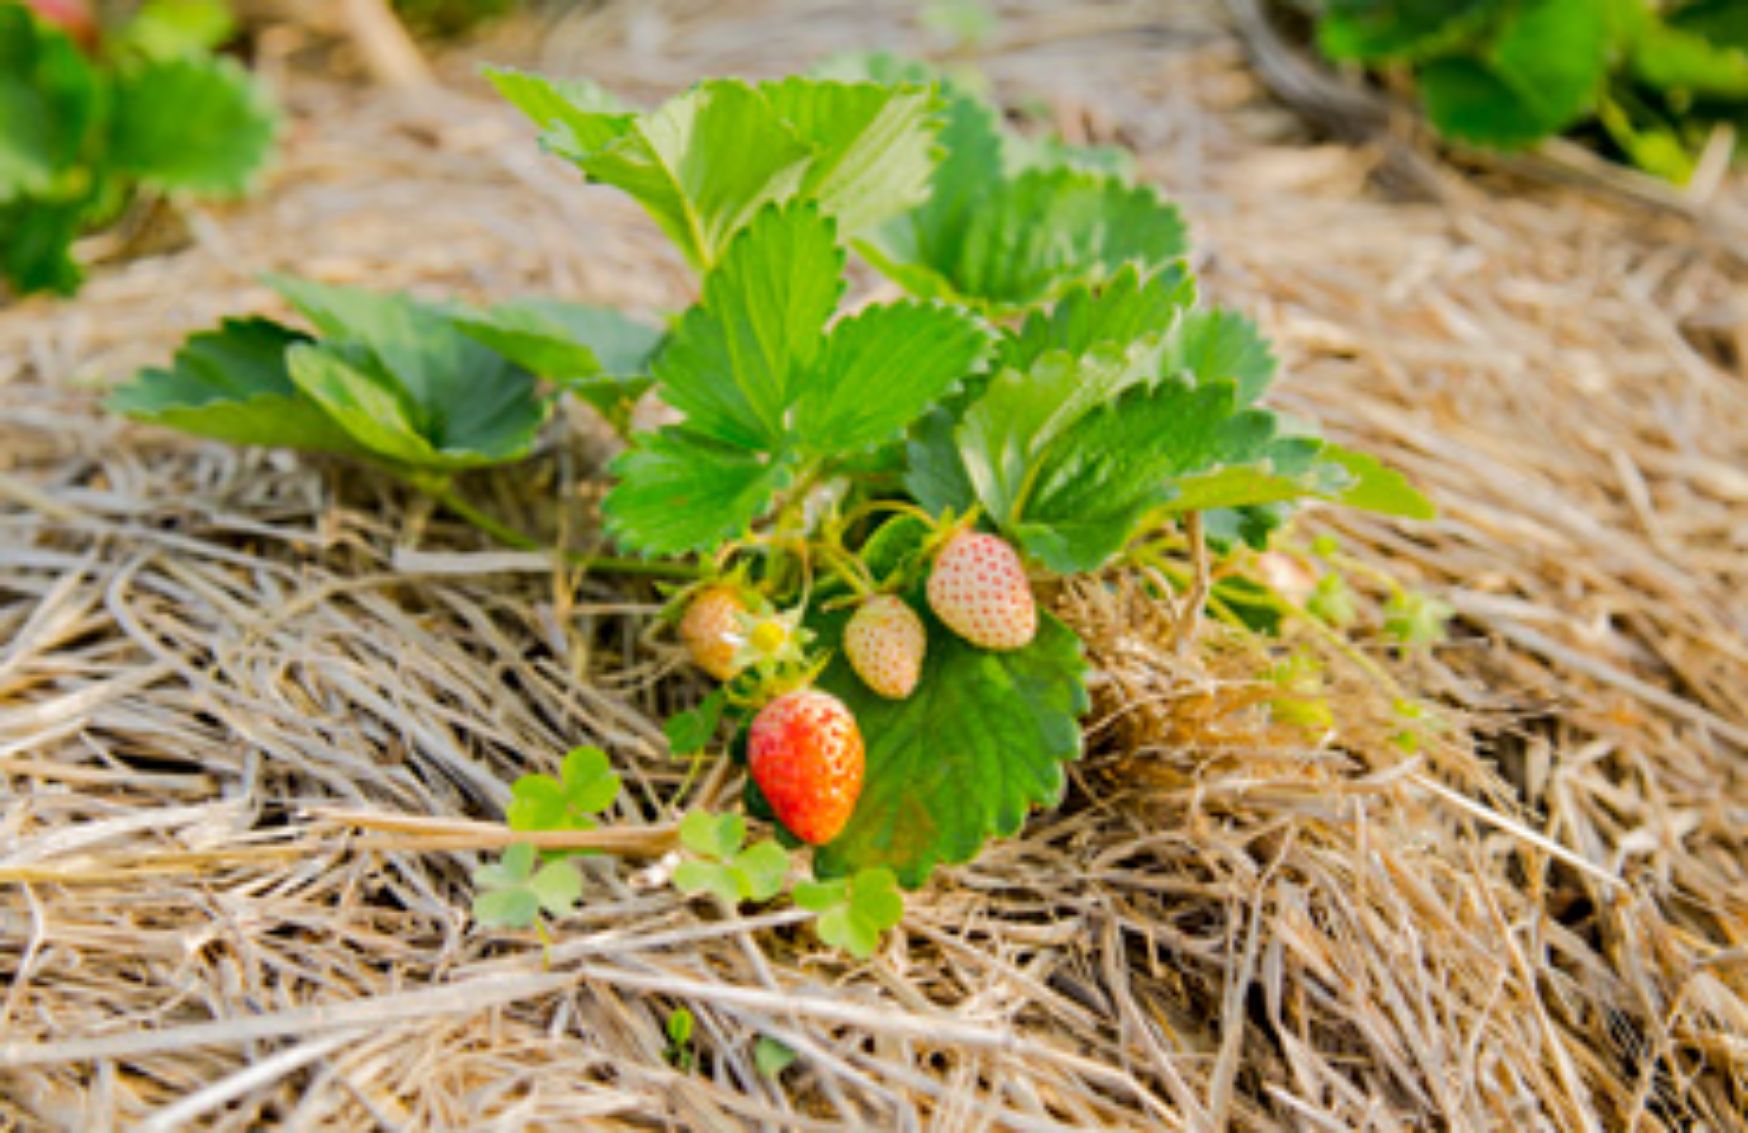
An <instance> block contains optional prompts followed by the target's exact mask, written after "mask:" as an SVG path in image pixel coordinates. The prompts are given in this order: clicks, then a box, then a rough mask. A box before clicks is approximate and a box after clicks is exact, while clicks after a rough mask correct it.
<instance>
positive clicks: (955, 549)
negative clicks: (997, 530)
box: [928, 531, 1038, 649]
mask: <svg viewBox="0 0 1748 1133" xmlns="http://www.w3.org/2000/svg"><path fill="white" fill-rule="evenodd" d="M928 594H929V609H931V610H933V611H935V616H936V617H938V618H940V619H941V620H942V621H943V622H945V623H946V624H947V628H948V629H950V630H952V631H953V632H954V633H956V634H958V635H959V636H960V637H963V638H964V639H965V640H966V641H969V642H970V643H971V644H973V645H980V646H982V647H983V648H985V649H1023V648H1024V647H1025V646H1027V645H1028V644H1030V643H1031V640H1032V637H1033V636H1034V635H1035V634H1036V633H1037V632H1038V606H1037V603H1036V602H1034V601H1033V600H1032V587H1031V584H1030V583H1028V582H1027V581H1026V571H1025V568H1024V567H1022V566H1021V565H1020V556H1019V555H1018V554H1017V553H1016V552H1015V551H1014V549H1013V548H1012V547H1010V546H1008V545H1007V543H1005V542H1003V541H1002V540H1000V539H998V538H996V537H995V536H994V535H982V534H979V533H978V532H975V531H961V532H959V533H958V534H957V535H955V536H953V537H952V538H951V539H949V540H947V545H946V546H945V547H943V548H941V553H940V554H939V555H937V556H935V569H934V571H933V572H931V573H930V575H929V587H928Z"/></svg>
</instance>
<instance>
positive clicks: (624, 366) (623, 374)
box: [450, 299, 664, 424]
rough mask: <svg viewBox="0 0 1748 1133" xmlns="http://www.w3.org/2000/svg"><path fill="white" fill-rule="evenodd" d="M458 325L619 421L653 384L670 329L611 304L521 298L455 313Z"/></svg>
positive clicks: (480, 340) (606, 415)
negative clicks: (634, 317)
mask: <svg viewBox="0 0 1748 1133" xmlns="http://www.w3.org/2000/svg"><path fill="white" fill-rule="evenodd" d="M450 321H451V322H453V323H454V324H455V326H456V327H457V329H459V330H460V331H461V332H462V333H464V334H466V335H467V336H468V337H470V338H472V339H474V340H475V341H477V342H480V343H483V344H484V345H486V346H488V347H490V348H491V349H493V350H495V351H497V352H498V353H499V354H501V355H503V356H504V357H505V358H508V359H509V360H510V361H512V362H514V363H516V364H517V365H518V366H521V367H522V368H523V369H525V370H527V371H528V372H529V373H531V374H534V375H536V376H538V377H542V378H546V379H547V380H549V381H553V382H557V383H558V384H559V385H562V386H564V387H565V388H566V389H568V390H570V391H571V392H572V393H574V394H576V395H577V396H578V397H580V398H582V399H583V400H584V401H586V402H588V403H589V404H590V405H592V406H594V407H595V409H596V410H597V411H598V412H600V413H601V415H602V416H604V417H606V418H607V419H608V420H609V421H612V422H614V423H615V424H623V423H624V422H625V421H626V420H628V418H629V414H630V410H631V406H632V405H633V404H634V403H635V402H636V401H637V399H638V398H639V397H640V396H642V394H643V392H644V391H645V390H646V389H648V388H649V387H650V385H651V384H652V381H653V379H651V378H650V376H649V366H650V362H651V360H652V359H653V357H654V355H655V352H656V350H657V348H658V347H659V346H660V345H661V343H662V340H663V337H664V334H663V332H662V331H661V330H658V329H656V328H655V327H650V326H645V325H644V324H643V323H639V322H635V321H633V320H632V319H629V318H627V317H626V316H625V315H624V314H622V313H621V312H619V311H616V310H614V309H613V308H611V307H591V306H585V305H583V304H581V303H566V302H562V301H560V300H556V299H520V300H516V301H513V302H509V303H500V304H498V305H497V306H495V307H492V308H490V309H489V310H486V311H477V312H475V311H459V312H456V313H454V314H452V315H451V316H450Z"/></svg>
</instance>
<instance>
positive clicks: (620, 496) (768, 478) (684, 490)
mask: <svg viewBox="0 0 1748 1133" xmlns="http://www.w3.org/2000/svg"><path fill="white" fill-rule="evenodd" d="M612 471H613V474H614V476H615V477H617V478H618V483H616V484H615V485H614V486H613V489H612V491H610V492H608V493H607V498H606V500H605V501H604V503H603V505H602V510H603V512H604V513H605V516H606V521H607V523H606V527H607V533H608V534H609V535H611V536H612V537H613V539H614V540H615V541H617V542H618V543H619V544H620V545H621V546H624V547H627V548H630V549H632V550H635V551H639V552H642V553H644V554H652V555H677V554H683V553H685V552H687V551H705V550H709V549H711V548H713V547H716V546H719V545H720V544H721V543H723V542H725V541H726V540H728V539H732V538H735V537H736V536H738V535H740V534H742V533H743V532H744V531H745V530H746V528H747V525H748V524H749V523H751V522H752V521H753V520H754V519H755V518H757V517H758V516H759V515H761V514H762V513H763V512H764V511H765V510H766V509H767V508H768V507H769V506H770V504H771V500H772V498H773V497H774V496H775V494H776V493H777V492H778V491H780V490H781V489H782V488H784V487H785V486H787V485H788V483H789V479H790V466H789V463H788V462H787V461H786V460H781V459H778V460H773V459H771V458H770V456H769V454H767V453H762V452H753V451H748V450H747V449H742V448H735V447H733V446H731V445H726V444H723V443H722V442H720V441H717V440H714V439H712V438H710V437H706V436H702V435H700V434H696V433H693V432H692V431H690V430H689V429H687V428H684V427H673V426H670V427H668V428H666V429H663V430H661V431H660V432H657V433H646V434H642V435H640V436H638V437H636V438H634V439H633V443H632V446H631V447H630V448H628V449H626V450H625V451H624V452H623V453H621V454H620V455H619V456H618V457H617V458H615V460H614V461H613V465H612Z"/></svg>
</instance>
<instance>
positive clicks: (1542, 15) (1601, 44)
mask: <svg viewBox="0 0 1748 1133" xmlns="http://www.w3.org/2000/svg"><path fill="white" fill-rule="evenodd" d="M1317 41H1318V44H1319V46H1320V47H1321V48H1322V50H1323V51H1324V53H1325V54H1326V55H1328V56H1329V57H1330V58H1332V59H1336V60H1355V61H1359V62H1362V63H1366V64H1369V65H1374V66H1383V65H1388V66H1399V67H1405V68H1407V69H1409V70H1410V71H1412V73H1413V75H1414V78H1415V82H1416V85H1417V87H1418V89H1419V93H1420V97H1421V99H1422V100H1423V102H1424V103H1425V106H1426V111H1427V115H1428V117H1429V118H1430V119H1431V120H1432V122H1433V125H1434V126H1436V127H1437V128H1438V130H1439V131H1440V132H1441V133H1443V134H1445V135H1446V136H1448V137H1451V138H1455V139H1457V140H1460V141H1465V142H1473V143H1476V144H1479V145H1484V146H1490V147H1495V148H1501V149H1515V148H1519V147H1521V146H1526V145H1529V144H1532V143H1534V142H1536V141H1539V140H1540V139H1542V138H1545V137H1549V136H1551V135H1554V134H1560V133H1564V132H1566V131H1568V130H1572V129H1573V128H1575V127H1582V128H1584V129H1585V130H1588V131H1589V132H1590V133H1592V134H1595V133H1597V132H1598V131H1600V134H1601V138H1600V139H1599V140H1602V141H1604V143H1605V145H1608V146H1611V147H1612V148H1613V149H1614V150H1615V151H1616V152H1618V153H1619V154H1620V155H1621V156H1622V157H1624V158H1625V159H1626V160H1627V161H1629V162H1631V163H1632V164H1634V165H1637V166H1639V167H1640V168H1642V169H1644V170H1646V171H1647V172H1650V173H1654V174H1657V175H1658V176H1661V177H1665V178H1668V179H1669V180H1672V181H1677V182H1681V181H1685V180H1687V178H1688V177H1689V176H1690V175H1691V174H1692V172H1693V169H1694V166H1695V163H1696V161H1697V158H1698V153H1699V151H1700V149H1701V148H1702V147H1703V146H1704V145H1705V144H1706V141H1707V140H1708V138H1709V137H1710V135H1711V133H1712V130H1713V128H1714V127H1715V126H1716V125H1717V124H1719V123H1730V124H1732V125H1735V126H1737V127H1738V128H1740V126H1741V125H1742V124H1743V123H1745V122H1748V8H1745V7H1744V6H1743V5H1742V4H1741V3H1740V0H1686V2H1679V0H1678V2H1675V3H1668V4H1659V3H1654V2H1653V0H1324V3H1323V5H1322V9H1321V13H1320V16H1319V19H1318V25H1317Z"/></svg>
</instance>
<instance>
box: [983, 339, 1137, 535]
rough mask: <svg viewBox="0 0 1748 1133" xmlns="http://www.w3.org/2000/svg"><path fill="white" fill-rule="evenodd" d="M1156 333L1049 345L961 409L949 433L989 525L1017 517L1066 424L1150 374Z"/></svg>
mask: <svg viewBox="0 0 1748 1133" xmlns="http://www.w3.org/2000/svg"><path fill="white" fill-rule="evenodd" d="M1157 360H1158V341H1157V340H1156V339H1153V340H1148V339H1144V340H1141V341H1139V342H1136V343H1134V344H1133V345H1132V346H1131V347H1130V348H1129V349H1119V348H1117V347H1115V346H1111V345H1102V346H1099V347H1097V348H1095V349H1094V350H1092V351H1090V352H1088V353H1086V354H1084V355H1080V356H1078V357H1077V356H1073V355H1070V354H1067V353H1066V352H1063V351H1053V352H1051V353H1048V354H1045V355H1043V356H1042V357H1040V358H1039V359H1038V360H1037V361H1036V362H1035V363H1034V364H1033V365H1032V366H1031V368H1030V369H1029V370H1027V371H1025V372H1021V371H1019V370H1011V369H1010V370H1004V371H1002V372H1001V373H1000V374H998V375H996V377H995V378H993V379H992V380H991V381H990V383H989V385H988V387H987V389H985V391H984V394H983V396H982V397H981V398H979V399H978V400H977V402H976V403H975V404H973V405H972V406H971V408H969V409H968V410H966V412H965V418H964V420H963V422H962V423H961V424H960V425H959V428H958V430H957V431H956V433H955V437H956V440H957V442H958V445H959V449H960V452H961V455H962V457H963V459H964V462H965V470H966V473H967V475H968V477H969V479H970V481H971V483H972V485H973V486H974V487H975V489H976V491H977V497H978V499H979V500H981V501H982V503H983V506H984V508H985V510H987V511H988V512H989V514H990V516H991V518H992V519H994V521H995V522H996V524H997V526H1000V527H1002V528H1004V529H1007V528H1011V527H1012V526H1014V525H1015V524H1017V523H1018V522H1019V519H1020V511H1021V507H1022V506H1023V504H1024V503H1025V499H1026V496H1027V495H1028V494H1029V492H1030V485H1031V484H1032V482H1033V479H1034V469H1035V468H1036V466H1037V465H1038V463H1039V461H1040V460H1041V459H1042V458H1043V456H1044V454H1046V453H1047V452H1049V451H1050V449H1051V447H1052V446H1053V445H1055V444H1056V441H1057V440H1058V438H1059V437H1061V435H1062V434H1063V432H1065V431H1066V430H1067V429H1069V428H1070V427H1072V426H1073V425H1074V424H1075V423H1076V422H1077V421H1079V420H1080V419H1081V418H1082V417H1084V416H1086V415H1087V414H1088V413H1090V412H1092V410H1093V409H1095V408H1097V407H1099V406H1102V405H1107V404H1109V403H1110V402H1111V401H1113V400H1115V399H1116V398H1117V397H1119V396H1120V395H1121V394H1122V393H1123V392H1124V391H1125V390H1127V389H1129V388H1130V387H1132V386H1136V385H1139V384H1143V383H1145V382H1148V381H1150V380H1151V379H1152V376H1153V373H1154V370H1155V367H1156V365H1157Z"/></svg>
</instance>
